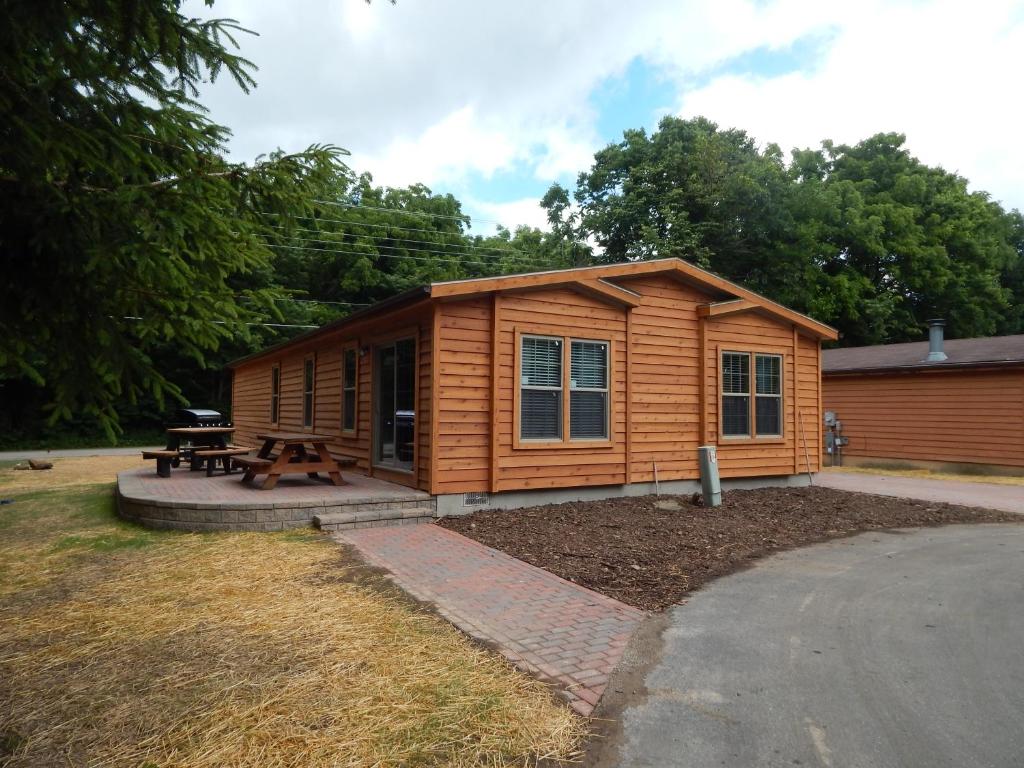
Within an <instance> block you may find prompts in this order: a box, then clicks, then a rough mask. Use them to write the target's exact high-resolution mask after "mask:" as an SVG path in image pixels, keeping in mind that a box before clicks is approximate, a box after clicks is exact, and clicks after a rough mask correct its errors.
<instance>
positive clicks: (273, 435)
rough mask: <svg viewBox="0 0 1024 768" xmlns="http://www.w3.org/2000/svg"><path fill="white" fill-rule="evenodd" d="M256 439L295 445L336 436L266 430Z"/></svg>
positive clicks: (325, 440) (326, 439) (321, 440)
mask: <svg viewBox="0 0 1024 768" xmlns="http://www.w3.org/2000/svg"><path fill="white" fill-rule="evenodd" d="M256 439H257V440H273V441H275V442H278V443H284V444H285V445H295V444H296V443H326V442H327V441H328V440H333V439H334V438H333V437H332V436H331V435H316V434H312V433H310V432H266V433H264V434H262V435H256Z"/></svg>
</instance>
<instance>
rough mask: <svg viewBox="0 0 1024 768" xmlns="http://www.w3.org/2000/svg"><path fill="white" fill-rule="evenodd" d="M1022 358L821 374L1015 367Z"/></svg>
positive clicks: (1023, 364)
mask: <svg viewBox="0 0 1024 768" xmlns="http://www.w3.org/2000/svg"><path fill="white" fill-rule="evenodd" d="M1017 367H1024V360H974V361H971V362H969V363H912V364H910V365H880V366H874V367H870V368H836V369H833V370H828V369H827V368H824V367H823V368H822V370H821V375H822V376H844V375H847V374H858V373H913V372H915V371H952V370H958V369H963V368H1017Z"/></svg>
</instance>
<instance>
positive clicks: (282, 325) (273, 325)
mask: <svg viewBox="0 0 1024 768" xmlns="http://www.w3.org/2000/svg"><path fill="white" fill-rule="evenodd" d="M121 319H122V320H145V319H146V318H144V317H137V316H134V315H125V316H124V317H122V318H121ZM205 322H207V323H213V324H214V325H260V326H263V327H264V328H319V327H320V326H319V325H291V324H289V323H249V322H244V321H241V320H236V321H230V320H207V321H205Z"/></svg>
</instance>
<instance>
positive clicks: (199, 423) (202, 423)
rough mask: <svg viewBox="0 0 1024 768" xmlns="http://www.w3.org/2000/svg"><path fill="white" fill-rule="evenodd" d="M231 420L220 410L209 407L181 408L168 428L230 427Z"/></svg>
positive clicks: (168, 423) (168, 424)
mask: <svg viewBox="0 0 1024 768" xmlns="http://www.w3.org/2000/svg"><path fill="white" fill-rule="evenodd" d="M230 426H231V422H230V421H229V420H228V419H226V418H224V415H223V414H222V413H221V412H220V411H213V410H210V409H209V408H179V409H178V410H177V412H175V414H174V420H173V421H169V422H167V428H168V429H173V428H176V427H230Z"/></svg>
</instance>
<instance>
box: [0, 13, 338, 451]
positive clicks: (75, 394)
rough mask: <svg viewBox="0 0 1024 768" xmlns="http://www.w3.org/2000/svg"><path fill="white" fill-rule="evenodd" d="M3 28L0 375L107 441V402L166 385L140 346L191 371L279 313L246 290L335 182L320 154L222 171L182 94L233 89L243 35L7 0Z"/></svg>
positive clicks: (221, 143)
mask: <svg viewBox="0 0 1024 768" xmlns="http://www.w3.org/2000/svg"><path fill="white" fill-rule="evenodd" d="M3 10H4V22H5V23H4V24H3V25H0V71H3V73H4V76H3V77H2V78H0V114H2V116H3V129H2V131H3V141H2V143H0V189H2V191H3V194H2V195H0V259H2V265H3V271H4V273H5V274H6V275H9V276H16V279H14V280H10V279H8V280H5V281H4V282H3V285H2V287H0V321H2V324H3V327H4V334H3V336H2V338H0V374H2V375H3V376H4V377H6V378H11V377H28V378H29V379H31V380H33V381H35V382H36V383H37V384H39V385H44V384H45V386H46V388H47V391H48V392H49V394H50V396H51V398H52V400H51V402H50V403H49V409H50V411H51V413H52V415H53V417H54V418H67V417H70V416H71V415H72V413H78V414H85V415H89V416H91V417H93V418H95V419H96V420H98V421H99V422H100V423H101V424H102V425H104V426H105V427H106V428H107V429H108V431H111V430H113V429H114V428H115V427H116V424H117V405H118V404H119V403H124V402H132V401H134V400H136V399H137V398H138V397H139V396H140V395H143V394H145V393H149V394H151V395H153V396H155V397H156V398H157V399H160V398H161V397H162V396H163V395H164V394H165V393H167V392H170V393H175V392H176V391H177V389H178V387H177V385H176V384H175V383H173V382H171V381H169V380H168V379H167V378H166V376H164V375H163V374H162V373H161V372H160V371H159V370H158V369H157V368H156V367H155V366H154V365H153V361H152V359H151V357H150V353H151V351H152V350H153V349H154V348H155V347H157V346H160V345H163V344H166V343H168V342H170V343H173V344H174V345H175V346H176V347H177V349H178V351H179V352H180V353H181V354H183V355H185V356H186V357H188V358H190V359H192V360H194V361H196V362H197V363H201V362H202V361H203V359H204V356H205V355H206V354H207V353H209V352H210V351H212V350H215V349H217V348H218V346H219V345H220V344H221V343H222V342H223V341H225V340H226V339H229V338H233V337H234V336H236V335H237V334H243V335H244V334H245V333H246V330H247V329H248V328H249V327H250V326H248V325H246V324H247V323H250V322H255V321H258V320H259V319H260V318H262V317H266V316H271V317H273V316H276V315H277V314H278V310H277V308H276V306H275V303H274V301H273V300H272V299H273V298H274V297H273V293H272V292H267V291H259V290H253V289H252V288H251V286H250V283H249V281H248V280H247V279H246V278H247V277H248V276H249V275H252V274H254V273H256V272H258V271H259V270H261V269H265V268H266V267H267V265H268V264H269V263H270V262H271V260H272V251H271V250H270V249H269V248H268V247H267V245H266V239H265V236H266V235H267V234H268V233H272V232H274V231H276V230H274V229H273V227H274V226H275V225H278V226H279V225H280V222H282V221H284V222H286V223H287V222H289V221H291V220H293V219H294V217H296V216H297V215H301V214H303V213H305V212H308V211H309V210H311V207H312V201H313V200H315V199H316V198H317V197H318V196H319V194H320V193H321V192H322V191H323V190H325V189H331V188H333V187H335V186H336V185H337V184H338V182H339V179H342V178H344V177H345V176H346V174H347V173H348V171H347V169H346V167H345V166H344V164H343V163H342V162H341V157H342V155H343V151H342V150H340V149H338V148H335V147H330V146H318V147H311V148H310V149H309V150H307V151H305V152H301V153H298V154H292V155H285V154H280V153H278V154H274V155H271V156H269V157H263V158H259V159H257V160H256V161H255V162H253V163H252V164H238V163H231V162H228V161H227V160H225V157H224V155H225V142H226V140H227V138H228V131H227V129H225V128H224V127H222V126H219V125H216V124H215V123H213V122H212V121H210V120H209V119H208V118H207V117H206V115H205V112H204V110H203V108H202V107H201V105H200V104H199V103H198V102H197V101H196V100H195V97H196V95H197V89H198V86H199V85H200V83H201V81H202V80H203V79H204V78H208V79H213V78H216V77H217V76H220V75H224V74H227V75H228V76H229V77H231V78H233V79H234V80H235V82H236V83H238V85H239V86H240V87H241V88H243V89H248V88H250V87H252V85H253V84H254V82H253V79H252V75H251V73H252V71H253V65H252V64H251V63H249V62H248V61H246V60H245V59H243V58H240V57H238V56H237V55H235V54H233V53H232V52H231V51H230V50H229V49H228V47H227V46H229V45H232V44H233V43H234V42H235V37H234V36H235V35H236V34H238V33H241V32H243V31H244V30H241V29H240V28H239V27H238V26H237V25H236V24H235V23H234V22H232V21H230V20H223V19H222V20H211V21H200V20H196V19H189V18H186V17H184V16H183V15H182V14H181V13H179V12H178V3H176V2H170V1H168V0H142V1H141V2H137V3H122V2H117V1H116V0H106V1H104V0H72V1H70V2H60V3H57V2H43V3H37V2H25V1H24V0H22V1H21V2H14V1H11V2H4V3H3Z"/></svg>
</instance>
